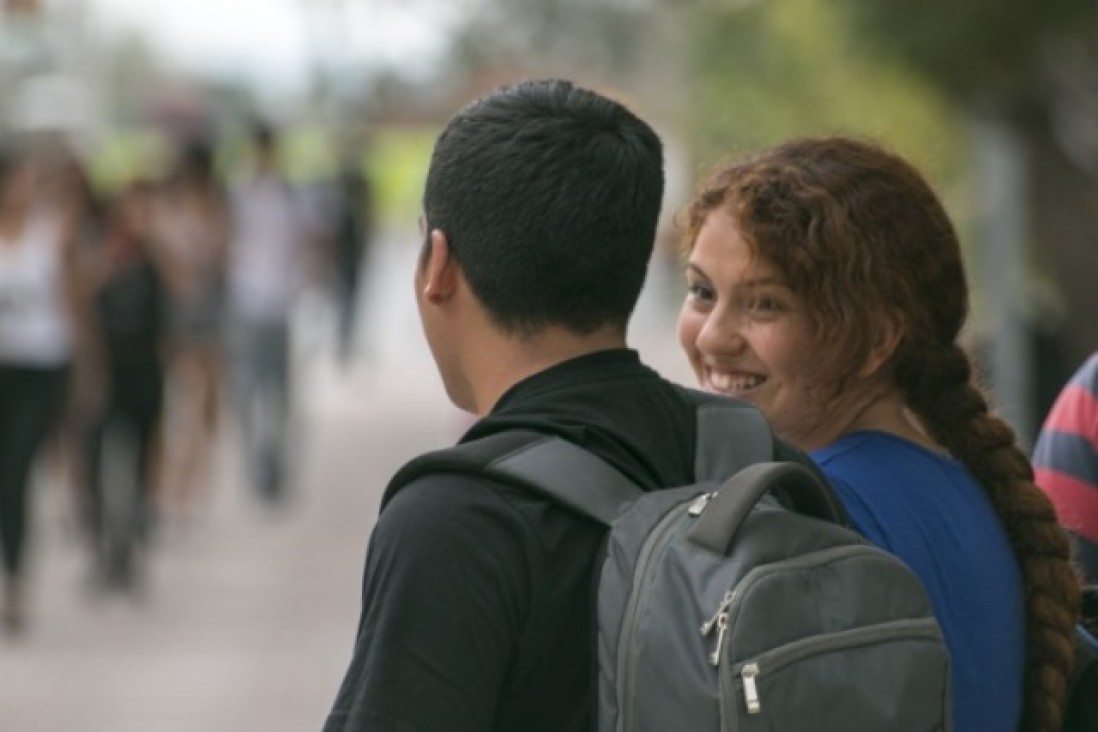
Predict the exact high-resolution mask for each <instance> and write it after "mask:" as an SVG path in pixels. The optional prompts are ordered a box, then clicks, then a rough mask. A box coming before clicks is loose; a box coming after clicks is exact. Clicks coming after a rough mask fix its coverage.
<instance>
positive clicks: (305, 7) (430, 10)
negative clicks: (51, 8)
mask: <svg viewBox="0 0 1098 732" xmlns="http://www.w3.org/2000/svg"><path fill="white" fill-rule="evenodd" d="M84 2H86V4H87V5H88V6H89V8H90V9H91V10H92V12H93V14H94V16H95V17H96V19H97V20H98V21H99V23H100V25H102V26H103V27H105V28H108V29H112V30H115V29H123V28H128V29H137V30H140V31H141V32H142V33H144V34H145V35H146V36H147V37H148V38H149V40H150V41H151V42H152V44H153V45H154V46H155V47H156V48H157V49H158V50H159V52H160V53H162V54H163V55H164V56H166V57H167V58H169V59H171V60H172V61H174V62H177V63H179V64H181V65H184V66H186V67H188V68H193V69H198V70H209V71H214V72H227V73H235V74H238V75H243V76H245V77H247V78H248V79H251V80H255V81H258V82H260V83H262V84H264V85H266V86H269V87H274V88H279V89H285V88H296V87H299V86H300V84H301V83H302V82H303V80H304V78H305V71H306V67H307V63H308V60H309V58H310V56H313V57H316V56H320V57H321V58H324V59H326V60H327V61H328V62H329V63H333V64H336V65H344V64H349V63H355V64H359V63H363V62H366V63H376V64H379V65H397V66H401V67H403V68H406V69H408V70H410V71H413V72H415V71H423V70H426V69H427V68H429V67H430V65H431V64H432V63H433V62H434V61H435V57H436V55H437V53H438V52H439V50H440V49H441V48H442V45H443V42H444V39H445V37H446V33H447V30H448V29H449V28H450V27H452V25H453V24H454V22H455V20H456V19H457V14H458V13H459V12H460V8H461V7H463V3H461V2H447V0H433V1H432V0H417V1H414V2H409V1H408V0H186V1H185V2H180V1H179V0H84Z"/></svg>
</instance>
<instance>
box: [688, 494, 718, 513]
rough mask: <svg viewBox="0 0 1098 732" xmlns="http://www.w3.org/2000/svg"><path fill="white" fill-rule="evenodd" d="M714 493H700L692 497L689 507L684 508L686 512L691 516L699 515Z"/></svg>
mask: <svg viewBox="0 0 1098 732" xmlns="http://www.w3.org/2000/svg"><path fill="white" fill-rule="evenodd" d="M715 495H717V494H716V493H702V494H701V495H700V496H698V497H697V498H695V499H694V502H693V503H691V504H690V508H688V509H686V512H687V513H688V514H690V515H691V516H701V513H702V511H704V510H705V507H706V505H708V504H709V501H710V499H712V498H713V496H715Z"/></svg>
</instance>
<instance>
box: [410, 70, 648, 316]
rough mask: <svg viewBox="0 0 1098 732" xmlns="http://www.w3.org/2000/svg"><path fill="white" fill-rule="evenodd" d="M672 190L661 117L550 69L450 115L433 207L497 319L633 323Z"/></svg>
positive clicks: (431, 184) (432, 177)
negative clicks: (549, 74)
mask: <svg viewBox="0 0 1098 732" xmlns="http://www.w3.org/2000/svg"><path fill="white" fill-rule="evenodd" d="M662 198H663V153H662V146H661V144H660V140H659V137H658V136H657V135H656V133H655V132H654V131H653V130H652V128H651V127H650V126H649V125H648V124H646V123H645V122H643V121H642V120H640V119H639V118H638V117H636V116H635V115H634V114H633V113H632V112H630V111H629V110H628V109H626V108H625V107H624V106H622V105H621V104H619V103H617V102H615V101H612V100H610V99H608V98H606V97H604V96H601V95H599V94H596V93H595V92H592V91H590V90H587V89H583V88H580V87H578V86H575V85H573V84H572V83H570V82H568V81H564V80H559V79H549V80H538V81H526V82H522V83H518V84H514V85H510V86H504V87H501V88H499V89H496V90H495V91H492V92H490V93H489V94H488V95H486V96H484V97H482V98H480V99H478V100H476V101H475V102H473V103H471V104H469V105H468V106H466V107H465V108H463V109H462V110H461V111H459V112H458V113H457V114H456V115H455V116H454V117H453V118H452V119H451V120H450V121H449V122H448V123H447V125H446V127H445V128H444V129H443V131H442V133H441V134H440V135H439V138H438V141H437V142H436V144H435V149H434V153H433V155H432V157H431V165H430V169H429V171H428V173H427V182H426V186H425V191H424V196H423V210H424V216H425V217H426V220H427V225H428V227H429V228H430V229H440V230H442V231H443V232H444V233H445V234H446V236H447V239H448V240H449V243H450V246H451V250H452V252H453V256H454V257H455V258H456V259H457V261H459V262H460V263H461V265H462V268H463V271H464V273H465V277H466V279H467V280H468V282H469V285H470V287H471V288H472V290H473V292H474V293H475V294H476V296H477V298H478V299H479V300H480V301H481V303H482V304H483V305H484V307H485V308H486V310H487V311H488V313H489V315H490V317H491V318H492V319H493V321H494V322H495V323H496V324H497V325H498V326H500V327H501V328H503V329H504V330H507V331H508V332H517V333H520V334H524V335H529V334H533V333H535V332H537V331H538V330H539V329H542V328H544V327H546V326H550V325H556V326H564V327H565V328H567V329H569V330H571V331H573V332H576V333H580V334H587V333H591V332H593V331H595V330H597V329H598V328H600V327H603V326H605V325H612V326H615V327H619V328H621V330H622V331H623V332H624V330H625V327H626V325H627V323H628V320H629V317H630V315H631V314H632V312H633V308H634V306H635V305H636V302H637V298H638V297H639V296H640V291H641V288H642V286H643V285H644V278H645V273H646V271H647V267H648V261H649V259H650V258H651V255H652V248H653V245H654V242H655V236H656V225H657V221H658V219H659V212H660V204H661V201H662Z"/></svg>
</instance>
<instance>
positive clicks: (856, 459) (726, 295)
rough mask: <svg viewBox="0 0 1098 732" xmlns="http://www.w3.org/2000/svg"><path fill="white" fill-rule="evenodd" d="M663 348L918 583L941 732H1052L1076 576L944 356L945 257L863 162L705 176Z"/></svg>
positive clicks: (890, 165)
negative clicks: (936, 638)
mask: <svg viewBox="0 0 1098 732" xmlns="http://www.w3.org/2000/svg"><path fill="white" fill-rule="evenodd" d="M685 223H686V230H687V231H686V237H685V248H686V249H687V253H688V256H689V264H688V268H687V282H688V295H687V298H686V302H685V303H684V305H683V308H682V313H681V316H680V321H679V339H680V342H681V344H682V347H683V349H684V350H685V352H686V354H687V356H688V358H689V360H690V363H691V365H692V366H693V368H694V371H695V374H696V376H697V378H698V381H699V382H700V384H701V385H702V387H703V388H705V389H706V390H708V391H712V392H714V393H719V394H728V395H730V396H733V397H738V398H741V399H745V400H747V401H749V402H751V403H753V404H755V405H756V406H757V407H759V408H760V409H761V410H762V411H763V413H764V414H766V416H767V417H768V418H769V419H770V421H771V423H772V425H773V426H774V430H775V432H776V433H777V434H778V435H779V436H781V437H784V438H786V439H788V440H789V441H790V442H792V443H793V444H794V445H796V446H798V447H800V448H801V449H803V450H806V451H810V452H811V454H812V457H813V459H815V460H816V461H817V463H819V465H820V467H821V468H822V469H823V471H824V473H825V474H826V475H827V477H828V478H829V479H830V480H831V482H832V483H833V485H834V486H835V489H836V492H837V493H838V495H839V497H840V498H841V499H842V501H843V504H844V506H845V507H846V509H847V512H848V513H849V516H850V520H851V523H852V525H853V527H854V528H856V529H857V530H858V531H860V532H861V533H862V534H864V535H865V536H866V537H867V538H868V539H869V540H870V541H872V542H873V543H874V544H876V545H878V546H881V547H883V548H885V549H887V550H889V551H891V552H892V553H893V554H895V555H897V556H898V557H899V558H900V559H902V560H903V561H904V562H905V563H907V564H908V565H909V566H910V567H911V568H912V570H914V572H915V573H916V575H918V577H919V578H920V579H921V580H922V582H923V584H924V586H925V587H926V589H927V592H928V594H929V596H930V599H931V603H932V605H933V608H934V613H935V615H936V616H937V618H938V621H939V623H940V624H941V627H942V631H943V634H944V636H945V640H946V643H947V644H948V646H949V649H950V654H951V657H952V670H953V707H954V717H955V720H956V728H957V729H958V730H987V731H989V732H990V731H992V730H1002V731H1003V732H1007V731H1009V732H1015V730H1018V729H1026V730H1050V731H1051V730H1059V729H1061V725H1062V722H1063V718H1064V714H1065V689H1066V688H1067V685H1068V679H1069V678H1070V674H1071V671H1072V669H1073V663H1074V657H1073V653H1074V646H1073V643H1074V640H1075V638H1076V628H1075V626H1076V622H1077V620H1078V617H1079V594H1080V588H1079V583H1078V580H1077V578H1076V576H1075V574H1074V572H1073V570H1072V567H1071V565H1070V563H1069V546H1068V539H1067V536H1066V535H1065V533H1064V532H1063V531H1062V530H1061V528H1060V527H1059V525H1058V524H1057V521H1056V515H1055V512H1054V511H1053V508H1052V505H1051V504H1050V503H1049V501H1048V499H1047V498H1046V497H1045V495H1044V494H1043V493H1041V491H1040V490H1039V489H1038V488H1037V486H1036V485H1035V484H1034V480H1033V471H1032V468H1031V467H1030V464H1029V462H1028V460H1027V459H1026V456H1025V454H1024V453H1023V452H1022V450H1021V448H1020V447H1019V444H1018V441H1017V438H1016V436H1015V434H1014V432H1013V430H1012V429H1011V428H1010V426H1009V425H1008V424H1007V423H1006V422H1004V421H1003V420H1002V419H1000V418H999V417H997V416H996V415H995V414H994V413H993V412H992V411H991V409H990V405H989V403H988V401H987V398H986V397H985V395H984V393H983V392H982V391H981V389H980V388H979V386H978V385H977V383H976V381H975V379H974V378H973V369H972V362H971V361H970V359H969V356H968V354H967V353H966V352H965V351H964V350H963V348H962V347H961V345H960V344H959V343H958V340H957V339H958V335H959V334H960V332H961V329H962V327H963V325H964V323H965V320H966V317H967V314H968V292H969V291H968V284H967V281H966V274H965V271H964V267H963V262H962V258H961V248H960V243H959V241H958V239H957V235H956V232H955V231H954V228H953V225H952V223H951V222H950V220H949V218H948V216H947V214H946V212H945V210H944V209H943V207H942V205H941V203H940V202H939V200H938V198H937V196H936V195H935V194H934V192H933V191H932V190H931V188H930V186H929V185H928V184H927V183H926V181H925V180H924V179H923V177H922V175H921V174H920V173H919V172H918V171H917V170H916V169H915V168H914V167H913V166H911V165H910V164H908V163H907V162H906V161H904V160H902V159H901V158H899V157H898V156H895V155H893V154H891V153H889V152H888V151H886V150H884V149H881V148H879V147H876V146H873V145H870V144H867V143H863V142H860V141H856V140H849V139H844V138H820V139H805V140H797V141H793V142H790V143H786V144H784V145H779V146H776V147H774V148H771V149H769V150H766V151H764V152H762V153H760V154H759V155H757V156H756V157H753V158H749V159H747V160H745V161H742V162H738V163H734V164H730V165H726V166H722V167H721V168H719V169H718V170H717V171H716V172H715V173H714V174H713V175H712V176H711V177H710V178H709V179H707V180H706V181H705V182H704V183H703V184H702V185H701V187H700V188H699V191H698V192H697V194H696V195H695V197H694V200H693V202H692V203H691V205H690V207H689V209H688V210H687V215H686V222H685Z"/></svg>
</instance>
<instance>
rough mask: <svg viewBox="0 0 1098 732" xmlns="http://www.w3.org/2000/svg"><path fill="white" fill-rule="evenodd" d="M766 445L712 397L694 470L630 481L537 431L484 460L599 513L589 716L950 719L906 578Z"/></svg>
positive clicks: (850, 726) (942, 665) (748, 729)
mask: <svg viewBox="0 0 1098 732" xmlns="http://www.w3.org/2000/svg"><path fill="white" fill-rule="evenodd" d="M503 434H504V435H507V434H510V437H509V438H506V440H505V442H507V444H508V445H509V446H513V445H514V444H515V443H514V435H513V434H512V433H503ZM493 437H494V436H490V437H487V438H483V440H481V441H478V442H483V441H484V440H491V439H492V438H493ZM474 449H477V450H480V451H482V452H483V449H484V446H483V444H482V445H480V446H478V447H477V448H474ZM773 459H774V439H773V436H772V434H771V432H770V430H769V427H768V425H767V423H766V421H765V419H763V418H762V416H761V414H760V413H759V412H758V411H757V410H755V409H754V408H753V407H750V406H749V405H746V404H742V403H739V402H733V401H730V400H723V399H722V400H719V401H710V402H708V403H705V404H703V405H702V406H701V407H699V410H698V448H697V457H696V464H695V472H696V478H697V480H698V483H696V484H695V485H689V486H684V487H678V488H669V489H667V490H660V491H654V492H645V491H642V490H641V489H640V488H638V487H636V486H635V485H634V484H633V483H632V482H631V481H629V480H628V479H627V478H625V477H624V476H623V475H622V474H621V473H620V472H618V471H617V470H616V469H615V468H613V467H612V466H610V465H609V464H608V463H606V462H604V461H603V460H601V459H600V458H598V457H596V456H594V455H592V454H591V453H589V452H588V451H586V450H584V449H582V448H579V447H577V446H575V445H573V444H572V443H569V442H567V441H565V440H562V439H560V438H557V437H549V436H544V435H540V436H537V435H531V436H530V440H528V441H526V443H525V444H523V445H522V446H520V447H518V448H513V449H508V450H507V451H506V452H505V453H504V454H501V455H500V456H499V457H497V458H495V459H493V460H491V461H490V462H488V463H487V466H486V467H484V468H483V471H484V472H485V473H487V474H488V475H491V476H494V477H496V478H497V479H500V480H505V481H509V482H514V483H519V484H522V485H525V486H529V487H530V488H531V489H532V490H535V491H539V492H540V493H542V494H544V495H546V496H548V497H551V498H552V499H554V500H556V501H558V502H560V503H562V504H564V505H565V506H568V507H570V508H571V509H573V510H575V511H577V512H579V513H581V514H583V515H585V516H588V517H590V518H592V519H594V520H596V521H599V522H601V523H602V524H604V525H606V526H608V527H609V533H608V538H607V545H606V557H605V560H604V561H603V562H602V565H601V575H600V577H599V580H598V581H599V584H598V610H597V616H598V667H599V668H598V675H599V689H598V717H599V719H598V728H599V730H600V731H601V732H718V731H720V732H733V731H735V732H753V731H755V730H759V731H760V732H761V731H763V730H766V731H768V732H769V731H774V730H778V731H782V730H812V731H813V732H873V731H876V730H882V731H884V730H887V731H889V732H902V731H903V730H913V731H914V730H917V731H918V732H928V731H930V730H951V729H952V728H953V722H952V707H951V688H950V661H949V653H948V651H947V649H946V646H945V643H944V641H943V639H942V634H941V631H940V629H939V627H938V624H937V622H936V620H935V619H934V616H933V613H932V611H931V608H930V603H929V601H928V599H927V596H926V593H925V591H924V590H923V588H922V585H921V584H920V582H919V580H918V579H917V578H916V577H915V575H914V574H913V573H912V571H911V570H909V569H908V568H907V567H906V565H904V564H903V563H902V562H900V560H898V559H897V558H895V557H893V556H892V555H891V554H889V553H887V552H885V551H883V550H881V549H878V548H876V547H873V546H871V545H870V544H868V543H867V542H866V541H865V540H864V539H863V538H862V537H860V536H859V535H858V534H856V533H855V532H853V531H852V530H850V529H848V528H845V526H844V523H845V518H844V513H843V510H842V508H841V506H840V505H839V503H838V500H837V498H836V497H835V496H834V494H833V493H832V491H831V489H830V488H829V486H828V485H827V484H826V483H825V482H824V481H823V479H822V478H821V477H820V476H819V475H818V473H816V472H814V471H813V470H811V469H809V468H807V467H805V466H804V465H801V464H799V463H794V462H771V461H772V460H773Z"/></svg>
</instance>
